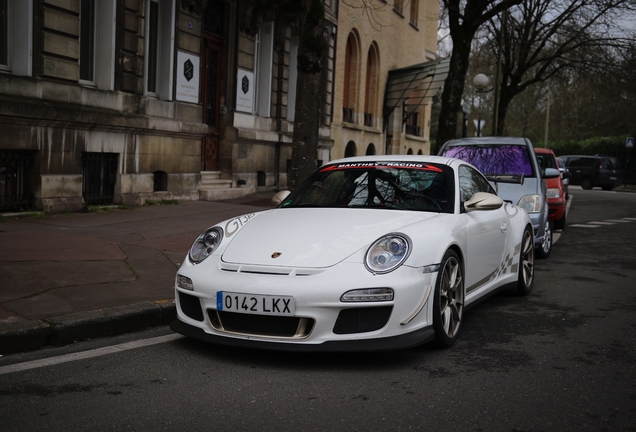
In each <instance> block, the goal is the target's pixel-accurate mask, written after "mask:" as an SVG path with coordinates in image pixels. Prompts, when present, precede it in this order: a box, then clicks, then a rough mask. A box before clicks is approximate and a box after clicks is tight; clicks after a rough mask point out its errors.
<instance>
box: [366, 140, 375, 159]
mask: <svg viewBox="0 0 636 432" xmlns="http://www.w3.org/2000/svg"><path fill="white" fill-rule="evenodd" d="M366 155H367V156H373V155H375V145H373V143H371V144H369V145H368V146H367V153H366Z"/></svg>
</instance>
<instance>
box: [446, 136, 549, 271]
mask: <svg viewBox="0 0 636 432" xmlns="http://www.w3.org/2000/svg"><path fill="white" fill-rule="evenodd" d="M438 154H439V155H440V156H446V157H453V158H457V159H462V160H464V161H466V162H469V163H471V164H472V165H474V166H475V167H476V168H477V169H479V170H480V171H481V172H482V174H484V176H485V177H486V178H487V179H488V181H489V182H490V183H491V184H492V186H493V187H494V188H495V191H497V195H499V197H500V198H501V199H503V200H504V201H509V202H511V203H512V204H515V205H517V206H519V207H521V208H522V209H524V210H525V211H526V212H527V213H528V215H529V216H530V220H531V221H532V226H533V228H534V246H535V250H536V253H537V257H538V258H547V257H548V256H549V255H550V252H551V251H552V225H551V222H550V220H549V211H548V199H547V187H546V182H545V178H555V177H560V175H561V174H560V173H559V170H558V169H556V168H546V169H545V170H544V172H543V173H542V170H541V167H540V166H539V163H538V161H537V156H536V154H535V152H534V147H533V146H532V143H531V142H530V140H529V139H527V138H514V137H478V138H461V139H455V140H451V141H448V142H447V143H445V144H444V145H443V146H442V148H441V149H440V151H439V153H438Z"/></svg>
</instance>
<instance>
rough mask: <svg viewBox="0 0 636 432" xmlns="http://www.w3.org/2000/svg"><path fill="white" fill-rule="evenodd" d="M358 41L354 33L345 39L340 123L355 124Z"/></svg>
mask: <svg viewBox="0 0 636 432" xmlns="http://www.w3.org/2000/svg"><path fill="white" fill-rule="evenodd" d="M359 57H360V55H359V50H358V40H357V38H356V35H355V33H354V32H351V34H350V35H349V38H347V47H346V51H345V67H344V90H343V100H342V121H345V122H349V123H355V117H354V112H355V107H356V102H357V101H356V95H357V87H358V69H359V68H358V63H359Z"/></svg>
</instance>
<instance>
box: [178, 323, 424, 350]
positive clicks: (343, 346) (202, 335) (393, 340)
mask: <svg viewBox="0 0 636 432" xmlns="http://www.w3.org/2000/svg"><path fill="white" fill-rule="evenodd" d="M170 328H171V329H172V330H173V331H175V332H177V333H180V334H182V335H184V336H188V337H191V338H194V339H199V340H202V341H204V342H211V343H215V344H219V345H226V346H233V347H241V348H254V349H265V350H276V351H296V352H350V351H358V352H363V351H387V350H399V349H408V348H414V347H416V346H419V345H422V344H425V343H427V342H432V341H433V339H435V331H434V330H433V327H432V326H429V327H424V328H421V329H418V330H414V331H412V332H410V333H406V334H402V335H398V336H393V337H385V338H377V339H359V340H340V341H326V342H323V343H321V344H295V343H277V342H270V341H264V340H252V339H235V338H228V337H225V336H219V335H215V334H210V333H206V332H205V331H204V330H203V329H201V328H199V327H195V326H193V325H190V324H187V323H185V322H183V321H181V320H179V318H177V319H175V320H174V321H172V323H171V324H170Z"/></svg>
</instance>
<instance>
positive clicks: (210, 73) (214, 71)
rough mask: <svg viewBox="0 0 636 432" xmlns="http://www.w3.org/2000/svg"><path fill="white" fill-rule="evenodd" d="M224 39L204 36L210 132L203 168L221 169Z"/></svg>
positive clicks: (205, 112) (205, 103)
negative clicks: (220, 116) (220, 144)
mask: <svg viewBox="0 0 636 432" xmlns="http://www.w3.org/2000/svg"><path fill="white" fill-rule="evenodd" d="M222 54H223V41H222V39H221V38H219V37H215V36H204V51H203V74H202V75H203V121H204V122H205V124H207V125H208V133H207V135H206V136H205V138H204V139H203V151H202V157H203V160H202V170H203V171H218V169H219V140H220V125H219V114H220V110H221V104H220V100H221V59H222Z"/></svg>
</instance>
